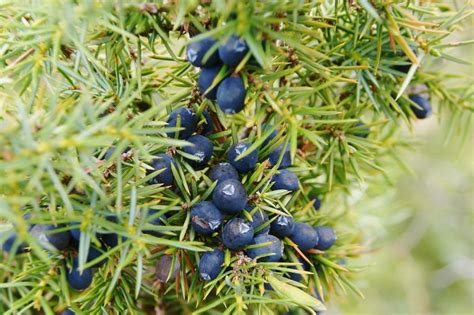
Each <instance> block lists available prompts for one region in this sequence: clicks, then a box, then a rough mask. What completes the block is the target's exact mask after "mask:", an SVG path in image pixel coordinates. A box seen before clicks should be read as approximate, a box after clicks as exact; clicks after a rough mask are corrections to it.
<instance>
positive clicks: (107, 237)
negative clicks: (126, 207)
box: [96, 214, 127, 247]
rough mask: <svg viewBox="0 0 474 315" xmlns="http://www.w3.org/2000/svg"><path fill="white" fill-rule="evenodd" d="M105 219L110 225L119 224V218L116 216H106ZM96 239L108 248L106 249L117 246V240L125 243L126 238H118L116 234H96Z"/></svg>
mask: <svg viewBox="0 0 474 315" xmlns="http://www.w3.org/2000/svg"><path fill="white" fill-rule="evenodd" d="M105 219H106V220H107V221H109V222H112V223H116V224H118V223H120V221H119V217H118V216H117V215H116V214H111V215H107V216H106V217H105ZM96 235H97V238H98V239H100V240H101V241H102V244H104V245H106V246H108V247H115V246H117V245H118V243H119V239H120V240H121V241H122V242H125V241H126V240H127V237H125V236H122V237H119V235H118V234H117V233H113V232H112V233H108V232H107V233H97V234H96Z"/></svg>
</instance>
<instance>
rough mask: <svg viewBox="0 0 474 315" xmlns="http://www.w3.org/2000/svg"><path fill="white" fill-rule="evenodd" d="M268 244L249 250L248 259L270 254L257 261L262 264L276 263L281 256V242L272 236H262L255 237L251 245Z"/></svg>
mask: <svg viewBox="0 0 474 315" xmlns="http://www.w3.org/2000/svg"><path fill="white" fill-rule="evenodd" d="M264 243H270V244H267V245H264V246H261V247H256V248H249V249H248V250H247V255H248V256H249V257H250V258H256V257H257V256H261V255H267V254H272V255H270V256H266V257H262V258H260V259H259V260H260V261H263V262H276V261H279V260H280V259H281V255H282V254H283V244H282V243H281V241H280V240H279V239H278V238H276V237H275V236H273V235H268V234H263V235H257V236H255V237H254V239H253V241H252V243H251V244H252V245H258V244H264Z"/></svg>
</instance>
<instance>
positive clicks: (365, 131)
mask: <svg viewBox="0 0 474 315" xmlns="http://www.w3.org/2000/svg"><path fill="white" fill-rule="evenodd" d="M364 126H365V124H364V123H363V122H361V121H358V122H356V124H355V127H356V130H355V131H354V134H355V135H356V136H358V137H361V138H367V137H368V136H369V132H370V128H367V127H364Z"/></svg>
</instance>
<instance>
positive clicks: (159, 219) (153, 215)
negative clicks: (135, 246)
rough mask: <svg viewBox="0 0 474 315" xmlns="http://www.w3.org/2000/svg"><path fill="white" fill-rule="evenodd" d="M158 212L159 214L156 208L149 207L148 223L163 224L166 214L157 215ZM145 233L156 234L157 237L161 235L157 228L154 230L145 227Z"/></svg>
mask: <svg viewBox="0 0 474 315" xmlns="http://www.w3.org/2000/svg"><path fill="white" fill-rule="evenodd" d="M157 214H158V211H156V210H154V209H148V214H147V220H146V223H148V224H149V225H153V226H160V225H163V224H164V223H163V222H164V220H166V215H164V214H162V215H159V216H157ZM143 233H145V234H150V235H154V236H156V237H159V236H161V233H160V232H158V231H156V230H152V229H144V230H143Z"/></svg>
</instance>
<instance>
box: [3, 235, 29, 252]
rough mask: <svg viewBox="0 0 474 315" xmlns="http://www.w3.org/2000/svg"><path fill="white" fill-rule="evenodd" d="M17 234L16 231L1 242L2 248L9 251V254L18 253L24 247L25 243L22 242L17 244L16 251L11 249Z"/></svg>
mask: <svg viewBox="0 0 474 315" xmlns="http://www.w3.org/2000/svg"><path fill="white" fill-rule="evenodd" d="M16 239H17V235H16V233H14V234H12V235H10V236H9V237H8V238H7V239H6V240H5V241H4V243H3V245H2V249H3V251H4V252H7V253H11V254H19V253H22V252H23V251H24V250H25V249H26V245H25V244H24V243H21V244H17V247H16V251H14V252H13V251H12V250H13V249H14V244H15V242H16Z"/></svg>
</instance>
